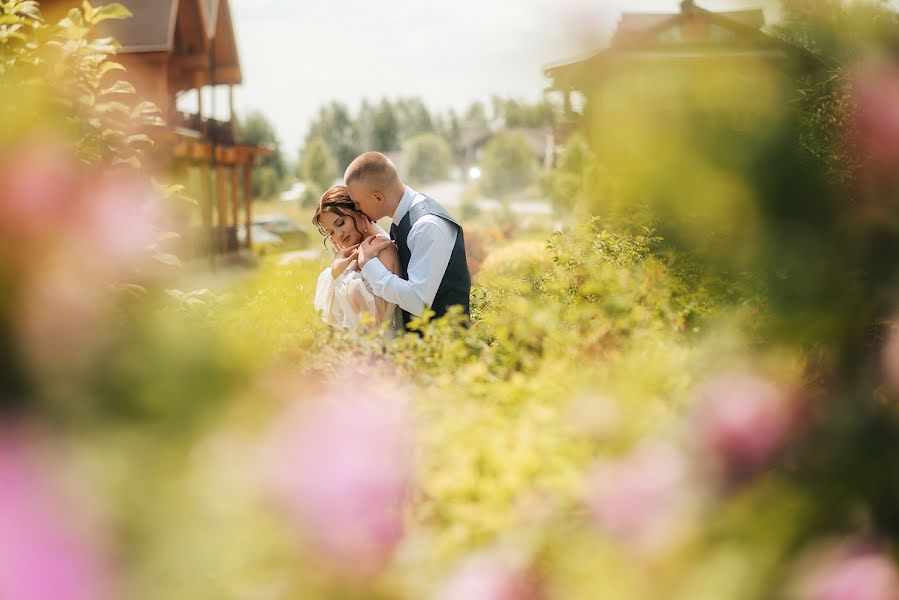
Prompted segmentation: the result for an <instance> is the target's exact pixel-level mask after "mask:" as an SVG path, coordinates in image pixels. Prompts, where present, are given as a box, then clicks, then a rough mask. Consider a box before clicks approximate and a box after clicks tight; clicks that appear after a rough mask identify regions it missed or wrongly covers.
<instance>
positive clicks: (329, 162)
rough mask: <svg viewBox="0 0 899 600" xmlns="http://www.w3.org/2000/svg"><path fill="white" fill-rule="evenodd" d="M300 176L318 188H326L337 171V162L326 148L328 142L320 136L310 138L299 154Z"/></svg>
mask: <svg viewBox="0 0 899 600" xmlns="http://www.w3.org/2000/svg"><path fill="white" fill-rule="evenodd" d="M299 171H300V172H299V175H300V178H301V179H302V180H303V181H305V182H307V185H308V183H309V182H311V183H314V184H315V185H316V187H317V188H319V189H322V190H324V189H327V188H328V187H330V185H331V183H332V182H333V181H334V178H335V176H336V173H337V162H336V161H335V160H334V155H333V154H331V150H330V149H329V148H328V144H327V143H326V142H325V140H323V139H322V138H320V137H317V138H312V139H311V140H310V141H309V143H308V144H306V147H305V149H304V150H303V153H302V154H301V156H300V169H299Z"/></svg>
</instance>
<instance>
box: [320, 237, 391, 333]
mask: <svg viewBox="0 0 899 600" xmlns="http://www.w3.org/2000/svg"><path fill="white" fill-rule="evenodd" d="M381 233H383V230H381ZM381 233H379V235H380V234H381ZM384 237H387V236H386V234H384ZM315 309H316V310H317V311H318V312H319V313H320V314H321V316H322V319H323V320H324V321H325V322H326V323H328V324H329V325H333V326H334V327H341V328H343V329H375V330H377V329H380V327H381V324H382V323H388V326H387V332H388V334H389V335H392V334H394V333H396V331H399V330H400V329H401V328H402V317H401V316H400V314H399V312H398V310H397V306H396V305H395V304H391V303H390V302H388V301H387V300H384V299H383V298H378V297H377V296H375V295H374V293H373V292H372V290H371V287H370V286H369V285H368V282H367V281H365V279H364V278H363V277H362V273H361V272H360V271H359V270H358V268H357V266H356V263H351V264H350V266H348V267H347V268H346V270H345V271H344V272H343V273H341V274H340V275H339V276H338V277H337V278H336V279H335V278H333V277H332V276H331V267H330V266H329V267H328V268H326V269H325V270H324V271H322V272H321V274H320V275H319V276H318V283H317V284H316V286H315Z"/></svg>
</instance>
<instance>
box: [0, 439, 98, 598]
mask: <svg viewBox="0 0 899 600" xmlns="http://www.w3.org/2000/svg"><path fill="white" fill-rule="evenodd" d="M42 474H43V471H42V469H41V468H40V466H39V465H38V464H36V462H35V461H33V460H32V459H31V457H30V456H29V453H28V451H27V450H26V448H25V446H24V445H23V444H22V443H21V442H19V441H14V440H13V439H11V438H10V436H8V435H7V434H5V433H4V432H2V431H0V598H3V599H4V600H6V599H9V600H101V599H103V598H107V597H108V595H107V594H108V591H109V590H108V579H107V577H106V574H105V573H104V569H103V568H102V561H101V560H100V559H99V555H98V554H99V553H98V552H97V551H96V547H95V542H96V540H90V539H86V538H85V537H84V536H83V535H81V536H79V535H78V534H77V533H76V531H75V530H76V528H75V527H73V522H72V521H71V519H72V518H73V516H72V515H73V511H72V508H71V507H70V506H63V504H62V502H61V501H60V499H59V498H55V497H54V495H53V494H52V493H51V490H50V488H49V487H48V486H47V485H46V482H45V480H44V478H43V477H42Z"/></svg>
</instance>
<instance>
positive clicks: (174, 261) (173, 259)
mask: <svg viewBox="0 0 899 600" xmlns="http://www.w3.org/2000/svg"><path fill="white" fill-rule="evenodd" d="M153 258H154V259H155V260H157V261H159V262H161V263H162V264H164V265H170V266H173V267H180V266H181V259H180V258H178V257H177V256H175V255H174V254H168V253H166V252H157V253H156V254H154V255H153Z"/></svg>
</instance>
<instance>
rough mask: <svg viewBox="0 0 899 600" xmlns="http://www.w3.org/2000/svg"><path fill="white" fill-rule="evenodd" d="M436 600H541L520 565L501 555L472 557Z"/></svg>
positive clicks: (534, 582)
mask: <svg viewBox="0 0 899 600" xmlns="http://www.w3.org/2000/svg"><path fill="white" fill-rule="evenodd" d="M436 597H437V600H461V599H464V600H538V599H539V598H540V597H541V594H540V591H539V585H538V582H537V581H536V578H535V577H534V576H533V574H532V573H531V572H530V571H529V570H528V568H527V566H526V565H522V564H521V561H517V560H514V557H511V556H507V555H504V554H501V553H499V552H489V553H488V552H485V553H481V554H476V555H474V556H471V557H469V558H468V559H467V560H466V561H465V562H464V563H463V564H462V565H461V566H460V567H459V568H458V569H457V570H456V571H455V572H454V573H452V574H451V575H450V577H449V578H448V579H447V580H446V581H445V582H444V583H443V585H442V586H441V587H440V589H439V591H438V593H437V596H436Z"/></svg>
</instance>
